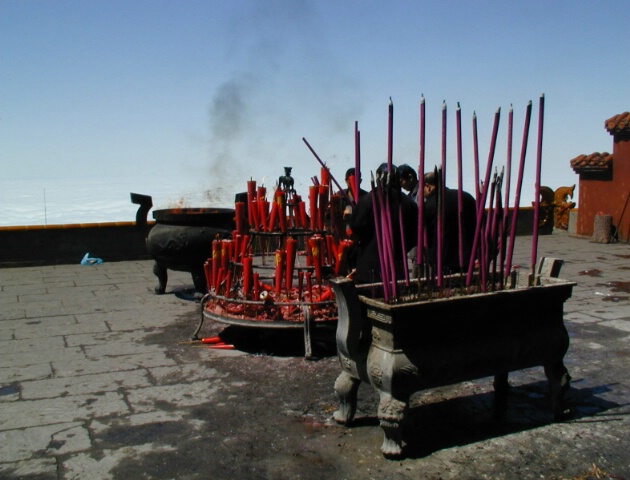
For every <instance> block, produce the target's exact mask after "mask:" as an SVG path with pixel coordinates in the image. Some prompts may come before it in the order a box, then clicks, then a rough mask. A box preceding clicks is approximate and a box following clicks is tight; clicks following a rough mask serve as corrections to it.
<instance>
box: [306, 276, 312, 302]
mask: <svg viewBox="0 0 630 480" xmlns="http://www.w3.org/2000/svg"><path fill="white" fill-rule="evenodd" d="M305 276H306V293H307V294H308V300H309V301H313V280H312V276H313V274H312V273H311V272H306V274H305Z"/></svg>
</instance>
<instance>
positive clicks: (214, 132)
mask: <svg viewBox="0 0 630 480" xmlns="http://www.w3.org/2000/svg"><path fill="white" fill-rule="evenodd" d="M314 8H317V6H313V5H308V4H305V3H304V2H301V1H295V0H279V1H270V2H264V3H259V2H253V4H252V6H251V8H250V9H249V10H245V11H243V10H242V9H241V10H240V11H239V12H238V16H237V17H235V18H233V19H232V25H231V26H232V28H230V31H231V32H232V36H231V37H230V38H227V39H226V42H225V45H226V52H225V58H226V62H227V64H228V65H231V66H232V67H233V68H232V69H229V68H226V71H228V72H229V71H230V70H231V72H232V73H231V74H229V77H228V78H227V79H226V80H225V81H224V82H222V83H221V84H219V85H218V86H217V87H216V89H215V91H214V93H213V96H212V98H211V101H210V105H209V108H208V111H209V115H210V119H209V120H210V121H209V125H210V140H209V154H210V175H211V177H212V180H213V182H212V183H213V184H214V185H219V184H221V185H225V184H230V185H232V184H233V185H236V188H237V189H239V191H240V190H242V189H244V188H245V182H246V180H248V179H249V178H254V179H256V180H258V181H261V180H262V178H263V177H266V178H268V179H269V178H271V179H277V178H278V176H279V175H281V174H282V172H283V167H284V166H286V165H290V166H293V167H297V168H294V175H295V176H296V180H297V181H298V182H300V180H301V179H300V176H301V177H302V180H305V181H306V182H308V180H307V179H309V178H310V177H311V176H312V175H313V174H317V173H318V172H319V166H318V164H317V163H316V162H315V161H314V159H313V158H312V156H311V154H310V153H309V152H308V151H307V150H306V149H305V148H304V145H303V143H302V142H301V138H302V137H303V136H309V135H314V136H315V137H318V138H319V139H320V141H322V142H325V144H326V145H332V144H333V143H334V142H331V140H333V139H334V137H336V136H339V137H340V138H341V139H342V140H343V139H346V138H347V139H349V140H348V141H347V142H342V143H344V144H352V143H351V142H352V135H353V134H352V132H353V128H354V120H355V119H357V116H358V115H360V113H361V111H362V105H361V104H362V99H361V97H360V88H359V82H358V81H357V80H356V79H354V78H353V76H352V74H348V73H347V72H344V68H343V63H342V62H341V61H339V60H338V59H337V58H336V56H335V54H334V50H333V49H331V48H329V47H328V41H327V39H326V38H321V37H319V36H317V35H316V32H317V30H318V28H317V25H316V22H315V21H314V20H313V19H315V18H317V17H318V15H316V14H313V11H312V9H314ZM227 21H230V20H227ZM304 58H308V59H309V62H308V66H307V67H306V68H304V62H303V61H298V60H303V59H304ZM296 104H297V105H298V108H295V107H292V108H289V107H287V105H296ZM332 148H334V147H331V149H332ZM322 153H323V155H324V156H325V157H326V159H327V158H332V157H333V156H338V157H343V159H344V160H343V162H346V160H347V161H348V162H350V159H349V157H348V154H352V152H346V151H343V152H334V151H333V152H322ZM346 157H348V158H346ZM300 167H301V168H300ZM267 186H268V187H272V186H273V185H267Z"/></svg>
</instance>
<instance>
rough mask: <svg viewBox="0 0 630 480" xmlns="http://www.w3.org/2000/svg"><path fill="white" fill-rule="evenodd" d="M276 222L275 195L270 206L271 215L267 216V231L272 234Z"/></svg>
mask: <svg viewBox="0 0 630 480" xmlns="http://www.w3.org/2000/svg"><path fill="white" fill-rule="evenodd" d="M277 221H278V202H277V195H274V200H273V204H272V205H271V215H269V223H267V231H268V232H273V231H274V230H275V229H276V223H277Z"/></svg>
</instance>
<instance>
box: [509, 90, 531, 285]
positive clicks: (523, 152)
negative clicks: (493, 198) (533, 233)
mask: <svg viewBox="0 0 630 480" xmlns="http://www.w3.org/2000/svg"><path fill="white" fill-rule="evenodd" d="M531 117H532V102H531V100H530V101H529V103H528V104H527V111H526V113H525V124H524V126H523V143H522V145H521V158H520V162H519V167H518V178H517V180H516V191H515V193H514V207H513V208H512V227H511V229H510V244H509V246H508V250H507V259H506V261H505V272H504V275H505V276H506V277H507V276H508V275H509V274H510V270H512V254H513V253H514V240H515V238H516V225H517V221H518V209H519V207H520V204H521V187H522V185H523V172H524V170H525V157H526V155H527V140H528V138H529V123H530V120H531Z"/></svg>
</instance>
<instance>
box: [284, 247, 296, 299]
mask: <svg viewBox="0 0 630 480" xmlns="http://www.w3.org/2000/svg"><path fill="white" fill-rule="evenodd" d="M296 254H297V240H296V239H295V238H293V237H289V238H287V267H286V282H285V283H286V286H287V294H289V293H290V291H291V288H293V271H294V269H295V257H296Z"/></svg>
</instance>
